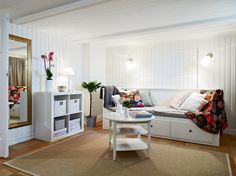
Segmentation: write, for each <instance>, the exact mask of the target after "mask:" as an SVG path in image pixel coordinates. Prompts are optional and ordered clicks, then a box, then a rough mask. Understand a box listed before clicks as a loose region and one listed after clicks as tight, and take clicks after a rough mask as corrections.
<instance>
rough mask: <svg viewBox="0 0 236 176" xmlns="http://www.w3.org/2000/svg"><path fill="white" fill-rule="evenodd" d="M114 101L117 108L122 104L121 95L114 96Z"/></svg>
mask: <svg viewBox="0 0 236 176" xmlns="http://www.w3.org/2000/svg"><path fill="white" fill-rule="evenodd" d="M111 98H112V101H113V103H114V104H115V106H117V105H118V104H120V95H118V94H117V95H112V97H111Z"/></svg>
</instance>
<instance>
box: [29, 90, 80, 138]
mask: <svg viewBox="0 0 236 176" xmlns="http://www.w3.org/2000/svg"><path fill="white" fill-rule="evenodd" d="M34 96H35V97H34V98H35V107H34V108H35V138H36V139H40V140H44V141H49V142H53V141H55V140H59V139H62V138H65V137H68V136H71V135H74V134H77V133H80V132H83V131H84V107H83V105H84V94H83V92H82V91H78V92H36V93H35V94H34Z"/></svg>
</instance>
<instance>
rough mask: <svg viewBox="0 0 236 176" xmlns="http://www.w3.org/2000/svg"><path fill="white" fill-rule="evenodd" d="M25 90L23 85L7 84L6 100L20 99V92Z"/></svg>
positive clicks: (14, 100) (15, 100)
mask: <svg viewBox="0 0 236 176" xmlns="http://www.w3.org/2000/svg"><path fill="white" fill-rule="evenodd" d="M25 91H27V88H26V87H25V86H9V87H8V101H10V102H17V101H19V100H20V93H21V92H25Z"/></svg>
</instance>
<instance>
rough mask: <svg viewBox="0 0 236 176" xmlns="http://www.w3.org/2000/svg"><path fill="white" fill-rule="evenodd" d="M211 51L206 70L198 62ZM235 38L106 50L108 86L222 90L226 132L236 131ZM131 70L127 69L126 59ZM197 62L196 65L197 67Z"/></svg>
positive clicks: (228, 37)
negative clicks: (212, 57) (227, 128)
mask: <svg viewBox="0 0 236 176" xmlns="http://www.w3.org/2000/svg"><path fill="white" fill-rule="evenodd" d="M209 52H212V53H213V55H214V59H213V61H212V62H211V64H210V66H209V67H208V68H205V67H203V66H202V65H201V64H200V63H201V60H202V59H203V57H204V56H205V55H206V54H207V53H209ZM235 52H236V35H235V34H230V35H220V36H217V37H213V38H207V39H199V40H190V41H180V42H172V43H166V44H156V45H150V46H140V47H137V46H136V47H111V48H108V49H107V63H106V64H107V73H106V77H107V85H117V86H119V87H129V88H132V87H133V88H137V87H140V88H161V89H165V88H168V89H182V88H184V89H194V88H199V89H202V88H206V89H216V88H221V89H223V90H224V92H225V96H224V97H225V102H226V110H227V115H228V122H229V131H230V130H231V131H232V132H236V108H235V107H236V90H235V88H236V81H235V79H236V72H235V68H236V61H235V60H236V55H235ZM129 57H131V58H133V59H134V68H133V69H131V70H128V69H126V65H125V64H126V63H125V62H126V59H127V58H129ZM197 61H198V64H197Z"/></svg>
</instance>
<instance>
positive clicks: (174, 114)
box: [103, 89, 220, 146]
mask: <svg viewBox="0 0 236 176" xmlns="http://www.w3.org/2000/svg"><path fill="white" fill-rule="evenodd" d="M181 91H184V90H173V89H150V93H151V97H152V99H153V102H154V104H155V106H154V107H145V108H142V110H144V109H145V110H154V111H158V112H161V113H160V114H155V119H154V120H153V121H152V130H151V133H152V136H154V137H160V138H167V139H174V140H180V141H186V142H192V143H198V144H205V145H211V146H219V145H220V134H219V133H218V134H211V133H207V132H205V131H203V130H202V129H200V128H199V127H198V126H196V125H195V124H194V123H193V122H192V120H190V119H187V118H186V117H185V115H184V113H185V112H184V111H178V110H175V109H173V108H170V107H168V104H169V101H170V100H171V98H172V97H173V96H175V95H176V94H177V93H179V92H181ZM114 113H116V112H113V111H111V110H108V109H106V108H103V128H104V129H108V127H109V123H108V121H107V120H106V119H104V117H107V116H112V115H114Z"/></svg>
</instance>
